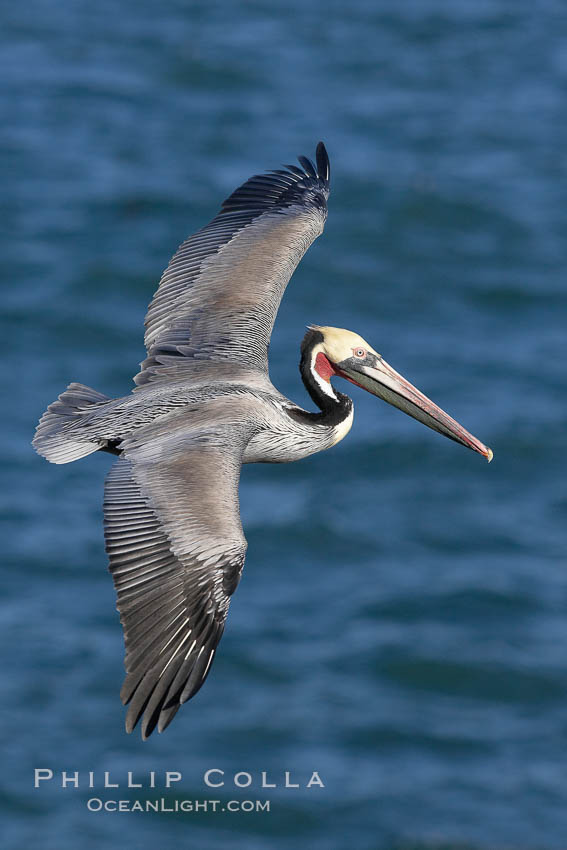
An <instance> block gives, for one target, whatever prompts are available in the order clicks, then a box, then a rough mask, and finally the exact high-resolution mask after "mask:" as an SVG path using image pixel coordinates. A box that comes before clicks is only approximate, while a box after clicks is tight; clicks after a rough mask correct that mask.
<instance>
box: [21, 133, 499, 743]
mask: <svg viewBox="0 0 567 850" xmlns="http://www.w3.org/2000/svg"><path fill="white" fill-rule="evenodd" d="M316 161H317V166H316V167H315V166H314V165H313V163H312V162H311V161H310V160H309V159H307V158H306V157H299V163H300V165H301V168H298V167H297V166H295V165H290V166H287V167H286V168H285V170H284V169H281V170H276V171H270V172H268V173H266V174H264V175H257V176H255V177H252V178H251V179H250V180H248V181H247V182H246V183H244V184H243V185H242V186H240V188H238V189H237V190H236V191H235V192H234V193H233V194H232V195H231V196H230V197H229V198H228V199H227V200H226V201H225V202H224V203H223V205H222V209H221V211H220V212H219V214H218V215H217V216H216V217H215V218H214V219H213V220H212V221H211V222H210V223H209V224H208V225H207V226H206V227H204V228H202V230H199V231H198V232H197V233H196V234H195V235H193V236H191V237H189V239H187V241H185V242H184V243H183V244H182V245H181V246H180V248H179V249H178V251H177V252H176V254H175V255H174V256H173V258H172V260H171V262H170V263H169V265H168V267H167V269H166V270H165V272H164V273H163V276H162V278H161V281H160V284H159V288H158V290H157V292H156V293H155V295H154V297H153V300H152V302H151V304H150V306H149V309H148V313H147V316H146V323H145V327H146V334H145V344H146V347H147V358H146V359H145V360H144V362H143V363H142V364H141V371H140V372H139V373H138V374H137V375H136V377H135V378H134V382H135V384H136V386H135V388H134V389H133V391H132V393H131V394H130V395H126V396H123V397H122V398H118V399H111V398H108V397H107V396H104V395H102V394H101V393H99V392H96V391H95V390H92V389H90V388H89V387H86V386H84V385H82V384H77V383H72V384H70V385H69V386H68V387H67V389H66V390H65V392H64V393H62V394H61V395H60V396H59V398H58V400H57V401H55V402H53V404H50V405H49V407H48V408H47V411H46V412H45V413H44V415H43V417H42V418H41V420H40V423H39V425H38V428H37V431H36V435H35V439H34V446H35V448H36V450H37V451H38V452H39V454H41V455H43V456H44V457H45V458H47V460H49V461H51V462H52V463H68V462H69V461H72V460H76V459H77V458H80V457H84V456H85V455H88V454H91V452H96V451H107V452H112V453H113V454H116V455H118V460H117V461H116V462H115V464H114V466H113V467H112V469H111V471H110V473H109V474H108V477H107V479H106V485H105V497H104V531H105V539H106V550H107V552H108V556H109V559H110V571H111V573H112V577H113V579H114V584H115V587H116V591H117V597H118V611H119V612H120V617H121V621H122V625H123V627H124V637H125V645H126V657H125V667H126V678H125V680H124V684H123V687H122V691H121V697H122V700H123V702H124V703H129V709H128V712H127V716H126V729H127V731H128V732H131V731H132V729H133V728H134V726H135V725H136V723H137V721H138V720H139V718H140V717H141V716H142V715H143V721H142V736H143V738H144V739H145V738H147V737H148V735H150V734H151V732H152V731H153V729H154V728H155V727H156V725H157V727H158V730H159V731H160V732H161V731H162V730H163V729H165V727H166V726H167V725H168V724H169V723H170V721H171V720H172V718H173V716H174V715H175V714H176V712H177V711H178V709H179V707H180V705H181V704H182V703H184V702H186V701H187V700H188V699H190V698H191V697H192V696H193V695H194V694H195V693H196V692H197V691H198V690H199V688H200V687H201V685H202V684H203V682H204V681H205V678H206V676H207V674H208V672H209V670H210V667H211V663H212V660H213V657H214V654H215V652H216V648H217V645H218V643H219V640H220V638H221V635H222V633H223V630H224V625H225V620H226V616H227V612H228V606H229V601H230V597H231V596H232V594H233V593H234V591H235V590H236V587H237V585H238V582H239V579H240V575H241V572H242V567H243V564H244V556H245V552H246V540H245V538H244V535H243V532H242V525H241V522H240V514H239V506H238V481H239V476H240V467H241V465H242V464H243V463H258V462H267V463H285V462H288V461H292V460H299V459H300V458H304V457H307V456H308V455H310V454H313V453H314V452H319V451H321V450H322V449H328V448H330V447H331V446H334V445H335V444H336V443H337V442H338V441H339V440H342V438H343V437H344V436H345V435H346V434H347V433H348V431H349V430H350V427H351V425H352V418H353V404H352V401H351V400H350V398H348V397H347V396H346V395H343V394H342V393H340V392H338V391H337V390H336V389H335V388H334V387H333V385H332V383H331V378H333V377H334V376H338V377H341V378H346V379H347V380H348V381H350V382H351V383H353V384H355V385H356V386H358V387H362V388H363V389H365V390H368V391H369V392H370V393H372V394H373V395H376V396H378V397H379V398H382V399H384V400H385V401H387V402H388V403H389V404H393V405H394V406H395V407H399V408H400V409H401V410H403V411H404V412H405V413H408V414H409V415H410V416H413V417H414V418H415V419H418V420H419V421H420V422H423V423H424V425H427V426H428V427H430V428H433V429H434V430H436V431H439V432H440V433H441V434H444V435H445V436H446V437H449V438H450V439H452V440H455V441H456V442H458V443H461V444H462V445H463V446H467V447H468V448H470V449H473V450H474V451H476V452H479V453H480V454H482V455H484V457H486V458H487V459H488V460H489V461H490V460H491V458H492V452H491V450H490V449H488V448H487V447H486V446H484V445H483V444H482V443H481V442H480V441H479V440H477V439H476V438H475V437H473V436H472V435H471V434H469V433H468V432H467V431H465V429H464V428H463V427H462V426H461V425H459V424H458V423H457V422H455V420H454V419H451V417H450V416H448V415H447V414H446V413H444V412H443V411H442V410H440V409H439V408H438V407H437V406H436V405H435V404H433V402H431V401H430V400H429V399H428V398H426V396H424V395H423V394H422V393H421V392H419V390H417V389H416V388H415V387H413V386H412V385H411V384H410V383H409V382H408V381H406V380H405V378H403V377H402V376H401V375H399V374H398V373H397V372H396V371H395V370H394V369H392V367H391V366H389V365H388V364H387V363H386V361H385V360H384V359H383V358H382V356H381V355H380V354H378V352H377V351H375V350H374V349H373V348H372V347H371V346H370V345H369V344H368V343H367V342H365V340H364V339H362V337H360V336H358V335H357V334H355V333H352V332H351V331H346V330H341V329H340V328H330V327H321V326H317V325H312V326H311V327H310V328H309V330H308V331H307V333H306V335H305V337H304V339H303V342H302V343H301V362H300V372H301V377H302V379H303V383H304V384H305V386H306V388H307V390H308V392H309V395H310V396H311V398H312V399H313V401H314V402H315V404H316V405H317V407H318V408H319V412H317V413H312V412H309V411H307V410H303V409H302V408H301V407H299V406H298V405H297V404H294V402H292V401H290V400H289V399H287V398H285V396H283V395H282V394H281V393H280V392H278V390H277V389H276V388H275V387H274V386H273V385H272V383H271V382H270V378H269V375H268V345H269V342H270V336H271V333H272V327H273V325H274V321H275V318H276V313H277V311H278V307H279V304H280V300H281V298H282V295H283V293H284V290H285V288H286V286H287V283H288V281H289V279H290V277H291V275H292V273H293V271H294V270H295V268H296V266H297V264H298V263H299V261H300V259H301V257H302V256H303V254H304V253H305V251H306V250H307V248H308V247H309V246H310V245H311V243H312V242H313V240H314V239H315V238H316V237H317V236H319V234H320V233H321V232H322V231H323V226H324V224H325V219H326V217H327V198H328V196H329V177H330V171H329V159H328V156H327V152H326V150H325V147H324V145H323V144H322V143H319V145H318V147H317V153H316Z"/></svg>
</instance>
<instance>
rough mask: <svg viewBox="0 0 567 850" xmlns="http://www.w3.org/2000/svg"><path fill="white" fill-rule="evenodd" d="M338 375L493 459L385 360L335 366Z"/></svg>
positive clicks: (490, 451)
mask: <svg viewBox="0 0 567 850" xmlns="http://www.w3.org/2000/svg"><path fill="white" fill-rule="evenodd" d="M335 368H336V370H337V374H338V375H340V376H341V377H343V378H346V379H347V380H348V381H351V382H352V383H353V384H357V386H359V387H362V389H364V390H368V392H369V393H372V395H376V396H378V397H379V398H383V399H384V401H387V402H388V403H389V404H393V405H394V407H399V409H400V410H403V411H404V413H407V414H409V415H410V416H413V418H414V419H417V420H419V422H423V424H424V425H427V427H428V428H433V430H434V431H439V433H440V434H444V435H445V437H449V439H450V440H455V442H457V443H461V445H463V446H466V447H467V448H468V449H472V450H473V451H475V452H478V453H479V454H481V455H483V456H484V457H485V458H486V459H487V460H488V462H489V463H490V461H491V460H492V449H489V448H488V447H487V446H485V445H484V443H481V442H480V440H477V438H476V437H473V435H472V434H469V432H468V431H466V430H465V429H464V428H463V426H462V425H459V423H458V422H455V420H454V419H452V418H451V417H450V416H449V415H448V414H447V413H445V411H444V410H441V408H440V407H437V405H436V404H434V403H433V402H432V401H431V400H430V399H428V398H427V396H424V395H423V393H420V391H419V390H418V389H416V388H415V387H414V386H412V384H410V382H409V381H406V379H405V378H404V377H402V375H400V374H399V373H398V372H396V370H395V369H392V367H391V366H390V365H389V364H388V363H386V361H385V360H381V359H380V360H378V361H377V363H376V366H375V367H372V366H367V365H365V364H364V363H360V366H359V365H358V364H353V361H352V360H351V361H349V363H348V366H347V365H346V364H345V365H341V366H338V367H335Z"/></svg>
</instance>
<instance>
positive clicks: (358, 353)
mask: <svg viewBox="0 0 567 850" xmlns="http://www.w3.org/2000/svg"><path fill="white" fill-rule="evenodd" d="M352 353H353V354H354V356H355V357H360V358H361V359H363V358H364V357H366V349H365V348H353V349H352Z"/></svg>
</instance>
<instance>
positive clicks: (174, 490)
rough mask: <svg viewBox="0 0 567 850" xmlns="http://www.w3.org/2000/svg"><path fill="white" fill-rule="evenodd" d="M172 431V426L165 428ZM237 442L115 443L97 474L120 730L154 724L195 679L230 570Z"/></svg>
mask: <svg viewBox="0 0 567 850" xmlns="http://www.w3.org/2000/svg"><path fill="white" fill-rule="evenodd" d="M174 436H175V435H174ZM241 457H242V446H241V447H237V448H236V449H233V450H231V451H227V450H226V448H225V449H224V450H221V449H220V447H219V446H218V445H215V441H214V440H213V441H211V440H210V439H208V438H207V437H206V436H205V437H204V436H201V438H200V439H199V440H195V439H193V440H192V442H189V443H187V441H185V442H183V438H182V442H181V445H179V443H177V445H176V441H175V439H172V440H168V441H167V444H166V445H164V444H163V442H159V441H158V442H157V444H156V445H155V446H154V447H153V448H152V446H151V445H145V446H144V447H143V450H142V451H137V450H136V449H135V448H134V449H133V450H132V451H131V452H128V451H126V452H125V456H124V457H121V458H120V459H119V460H118V461H117V462H116V463H115V465H114V466H113V467H112V469H111V471H110V473H109V474H108V476H107V479H106V486H105V499H104V530H105V539H106V549H107V552H108V555H109V558H110V571H111V573H112V576H113V579H114V584H115V587H116V591H117V594H118V610H119V612H120V618H121V621H122V625H123V627H124V638H125V644H126V657H125V667H126V674H127V675H126V678H125V680H124V684H123V687H122V691H121V697H122V701H123V702H124V703H129V709H128V713H127V716H126V730H127V731H128V732H131V731H132V729H133V728H134V726H135V725H136V723H137V722H138V720H139V718H140V717H141V716H142V714H143V722H142V736H143V738H144V739H145V738H147V737H148V736H149V735H150V734H151V732H152V730H153V729H154V728H155V726H156V725H157V726H158V729H159V731H160V732H161V731H162V730H163V729H165V727H166V726H167V725H168V724H169V723H170V721H171V720H172V718H173V717H174V715H175V714H176V713H177V711H178V709H179V707H180V705H181V704H182V703H184V702H185V701H186V700H188V699H190V698H191V697H192V696H193V695H194V694H195V693H196V692H197V691H198V690H199V688H200V687H201V685H202V684H203V682H204V681H205V678H206V676H207V674H208V672H209V670H210V667H211V663H212V660H213V657H214V654H215V650H216V647H217V645H218V642H219V640H220V639H221V636H222V633H223V630H224V624H225V620H226V616H227V612H228V606H229V600H230V597H231V595H232V593H233V592H234V591H235V589H236V587H237V585H238V582H239V580H240V574H241V572H242V566H243V564H244V556H245V552H246V540H245V539H244V535H243V533H242V525H241V523H240V515H239V508H238V480H239V475H240V463H241Z"/></svg>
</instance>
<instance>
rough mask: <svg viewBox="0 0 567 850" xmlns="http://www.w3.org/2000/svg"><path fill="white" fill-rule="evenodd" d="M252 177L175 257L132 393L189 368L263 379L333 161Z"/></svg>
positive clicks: (318, 219) (156, 301)
mask: <svg viewBox="0 0 567 850" xmlns="http://www.w3.org/2000/svg"><path fill="white" fill-rule="evenodd" d="M299 162H300V163H301V165H302V168H298V167H297V166H291V167H289V169H288V170H285V171H284V170H281V169H280V170H275V171H271V172H268V173H267V174H263V175H255V176H254V177H251V178H250V179H249V180H248V181H247V182H246V183H244V184H243V185H242V186H240V187H239V188H238V189H236V191H235V192H233V193H232V195H230V197H229V198H227V199H226V201H225V202H224V203H223V205H222V209H221V211H220V212H219V214H218V215H217V216H216V217H215V218H214V219H213V220H212V221H211V222H210V223H209V224H208V225H207V226H206V227H204V228H202V230H199V231H198V232H197V233H195V234H194V235H193V236H191V237H189V239H187V240H186V241H185V242H184V243H183V244H182V245H181V246H180V247H179V249H178V250H177V252H176V253H175V255H174V256H173V257H172V259H171V261H170V263H169V265H168V267H167V269H166V270H165V272H164V273H163V275H162V278H161V281H160V285H159V288H158V290H157V292H156V293H155V295H154V298H153V300H152V302H151V304H150V306H149V308H148V312H147V315H146V335H145V343H146V348H147V351H148V356H147V358H146V360H145V361H144V362H143V363H142V365H141V371H140V372H139V374H138V375H136V377H135V379H134V380H135V382H136V384H137V385H143V384H146V383H148V382H149V381H156V380H162V381H163V380H171V378H172V375H171V367H172V366H176V365H178V366H180V367H182V368H184V369H187V366H188V361H189V362H191V361H197V360H216V361H233V362H237V363H240V364H243V365H247V366H252V367H254V368H257V369H261V370H263V371H264V372H265V373H267V371H268V361H267V357H268V345H269V341H270V336H271V333H272V328H273V325H274V321H275V318H276V314H277V311H278V308H279V304H280V301H281V298H282V296H283V293H284V291H285V288H286V286H287V284H288V281H289V279H290V277H291V275H292V274H293V272H294V270H295V268H296V266H297V264H298V263H299V261H300V260H301V257H302V256H303V254H304V253H305V251H306V250H307V248H308V247H309V246H310V245H311V243H312V242H313V240H314V239H315V238H316V237H317V236H319V234H320V233H322V231H323V227H324V224H325V219H326V217H327V198H328V196H329V174H330V171H329V160H328V156H327V152H326V150H325V147H324V145H323V144H322V143H319V145H318V147H317V167H315V166H314V165H313V163H312V162H311V161H310V160H309V159H307V158H306V157H299Z"/></svg>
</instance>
